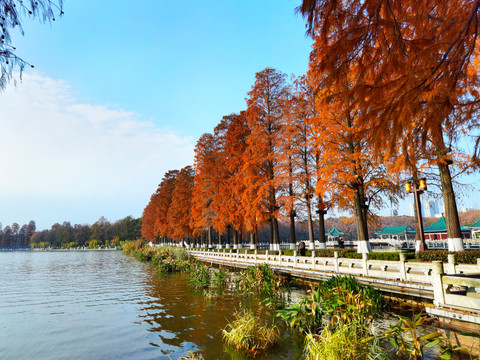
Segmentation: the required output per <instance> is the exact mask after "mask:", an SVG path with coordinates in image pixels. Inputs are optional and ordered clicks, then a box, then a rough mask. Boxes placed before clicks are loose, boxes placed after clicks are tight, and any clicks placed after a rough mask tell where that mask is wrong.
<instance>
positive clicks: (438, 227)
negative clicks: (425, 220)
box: [423, 216, 470, 240]
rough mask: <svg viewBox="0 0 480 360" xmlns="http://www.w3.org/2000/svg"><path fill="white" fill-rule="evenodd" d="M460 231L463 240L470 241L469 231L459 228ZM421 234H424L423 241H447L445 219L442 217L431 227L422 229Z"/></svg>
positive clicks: (462, 227)
mask: <svg viewBox="0 0 480 360" xmlns="http://www.w3.org/2000/svg"><path fill="white" fill-rule="evenodd" d="M460 230H461V231H462V238H463V239H470V229H467V228H466V227H464V226H460ZM423 233H424V234H425V240H448V235H447V221H446V220H445V217H443V216H442V217H441V218H440V219H438V220H437V221H435V222H434V223H433V224H432V225H430V226H427V227H426V228H424V229H423Z"/></svg>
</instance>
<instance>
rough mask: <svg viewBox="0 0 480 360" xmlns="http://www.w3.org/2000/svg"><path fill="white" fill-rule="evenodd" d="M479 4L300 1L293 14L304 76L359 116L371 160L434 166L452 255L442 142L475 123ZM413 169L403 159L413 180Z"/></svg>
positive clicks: (458, 245)
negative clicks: (305, 62)
mask: <svg viewBox="0 0 480 360" xmlns="http://www.w3.org/2000/svg"><path fill="white" fill-rule="evenodd" d="M479 7H480V3H479V2H478V1H474V0H449V1H444V0H434V1H431V0H390V1H384V0H352V1H348V2H345V1H336V0H304V1H303V3H302V5H301V6H300V7H299V8H298V10H299V11H300V12H301V13H302V14H303V15H304V16H305V17H306V18H307V21H308V31H309V33H310V34H311V35H312V36H313V38H314V40H315V41H314V45H313V51H312V54H311V64H310V68H311V76H312V78H313V79H314V81H316V82H317V84H320V83H322V84H324V86H325V84H326V86H327V87H328V88H331V87H332V86H335V88H336V90H337V91H338V92H336V93H333V94H329V96H335V97H337V98H339V99H341V98H344V99H345V98H348V103H349V104H352V105H353V108H355V109H358V110H359V115H358V116H359V123H360V124H361V126H362V129H363V131H364V132H365V135H366V136H367V137H368V141H369V142H370V143H371V144H373V145H374V146H375V154H374V155H376V156H380V157H381V156H384V157H397V156H403V157H404V158H405V159H406V160H408V157H409V154H415V155H413V156H412V157H413V158H414V159H415V160H417V159H422V160H423V161H424V162H425V163H426V165H427V166H430V165H435V166H437V167H438V172H439V176H440V179H441V184H442V193H443V198H444V202H445V212H446V219H447V231H448V237H449V249H450V250H461V249H462V248H463V245H462V242H461V232H460V223H459V219H458V212H457V206H456V202H455V195H454V191H453V186H452V180H451V174H450V168H449V167H450V166H451V162H452V153H451V146H449V145H450V144H448V142H447V141H446V140H449V141H450V142H451V143H452V144H454V143H455V142H456V140H457V139H458V137H459V136H460V135H462V133H464V131H467V130H466V129H468V127H469V125H478V121H477V115H478V107H479V102H478V101H477V99H478V85H479V81H478V80H479V78H478V75H477V71H476V69H475V68H474V65H475V60H476V59H478V47H477V36H478V23H479V19H478V15H479ZM352 68H355V69H356V72H355V76H354V77H352V78H349V82H350V86H349V87H348V89H344V88H342V87H341V85H342V84H344V83H345V81H346V79H347V78H348V77H349V76H350V70H351V69H352ZM398 150H401V153H399V152H398ZM408 165H413V169H412V168H411V169H408V168H407V166H408ZM416 168H417V164H415V163H413V164H412V162H410V164H409V163H408V161H406V162H405V169H406V170H408V171H410V172H412V175H413V176H415V175H416V173H415V171H416Z"/></svg>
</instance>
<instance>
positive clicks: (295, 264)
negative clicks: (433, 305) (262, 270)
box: [293, 250, 480, 268]
mask: <svg viewBox="0 0 480 360" xmlns="http://www.w3.org/2000/svg"><path fill="white" fill-rule="evenodd" d="M478 260H480V259H478ZM479 264H480V263H479ZM479 266H480V265H479ZM293 267H294V268H296V267H297V250H294V251H293Z"/></svg>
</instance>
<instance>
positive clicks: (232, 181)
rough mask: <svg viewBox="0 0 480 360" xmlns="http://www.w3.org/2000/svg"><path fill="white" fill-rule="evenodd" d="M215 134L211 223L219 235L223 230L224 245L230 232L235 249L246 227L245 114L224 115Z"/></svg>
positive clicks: (247, 133)
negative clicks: (214, 187) (215, 188)
mask: <svg viewBox="0 0 480 360" xmlns="http://www.w3.org/2000/svg"><path fill="white" fill-rule="evenodd" d="M214 133H215V135H214V136H215V139H216V146H215V151H216V154H217V155H216V157H217V167H216V172H215V174H216V183H217V192H216V193H215V195H214V198H213V206H214V208H215V213H216V216H215V218H214V220H213V224H214V227H215V229H216V230H217V231H219V232H223V231H224V230H225V229H226V231H227V244H228V243H229V241H228V240H229V239H230V235H232V234H231V230H233V247H234V248H235V249H237V248H238V245H239V232H241V231H242V229H244V228H245V210H244V206H243V204H242V194H243V192H244V191H245V185H244V182H243V172H242V171H241V169H242V165H243V153H244V151H245V149H246V146H247V137H248V135H249V133H250V130H249V128H248V125H247V121H246V114H245V112H244V111H242V112H241V113H240V114H231V115H228V116H224V117H223V119H222V121H221V122H220V124H219V125H218V126H217V127H216V128H215V131H214Z"/></svg>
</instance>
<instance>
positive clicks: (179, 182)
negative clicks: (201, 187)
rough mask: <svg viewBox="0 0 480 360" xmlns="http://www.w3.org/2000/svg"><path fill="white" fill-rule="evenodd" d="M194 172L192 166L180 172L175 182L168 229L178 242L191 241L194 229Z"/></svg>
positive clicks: (169, 210)
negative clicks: (192, 220) (192, 224)
mask: <svg viewBox="0 0 480 360" xmlns="http://www.w3.org/2000/svg"><path fill="white" fill-rule="evenodd" d="M193 178H194V171H193V168H192V167H191V166H186V167H184V168H183V169H181V170H180V172H179V173H178V175H177V178H176V180H175V189H174V190H173V194H172V200H171V204H170V207H169V208H168V212H167V221H168V227H169V228H170V229H171V231H172V232H171V234H170V237H171V238H172V239H173V240H176V241H182V245H183V240H184V239H185V238H187V239H191V238H192V236H193V229H192V227H191V224H190V213H191V209H192V188H193Z"/></svg>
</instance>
